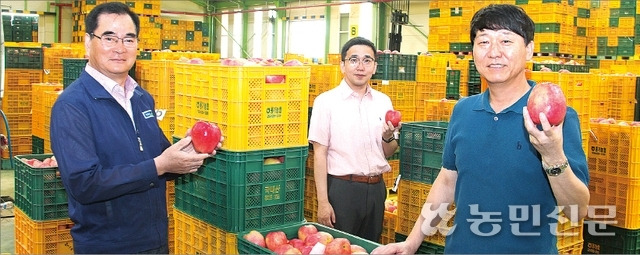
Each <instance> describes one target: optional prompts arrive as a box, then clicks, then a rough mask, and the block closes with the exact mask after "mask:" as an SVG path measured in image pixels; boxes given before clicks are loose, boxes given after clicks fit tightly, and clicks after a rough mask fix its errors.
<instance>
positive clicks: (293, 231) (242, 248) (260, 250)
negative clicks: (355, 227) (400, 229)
mask: <svg viewBox="0 0 640 255" xmlns="http://www.w3.org/2000/svg"><path fill="white" fill-rule="evenodd" d="M307 224H311V225H314V226H315V227H316V228H317V229H318V231H324V232H327V233H329V234H331V235H332V236H333V238H346V239H348V240H349V242H350V243H351V244H355V245H360V246H362V248H364V249H365V250H367V253H371V251H373V250H374V249H375V248H377V247H379V246H380V244H378V243H374V242H371V241H369V240H366V239H363V238H360V237H357V236H355V235H352V234H349V233H346V232H343V231H340V230H337V229H334V228H330V227H327V226H325V225H321V224H318V223H315V222H300V223H297V224H293V225H286V226H278V227H274V228H268V229H260V230H258V231H259V232H260V233H261V234H262V235H263V236H266V235H267V233H269V232H271V231H282V232H284V233H285V234H286V235H287V239H289V240H291V239H292V238H297V237H298V229H299V228H300V227H301V226H302V225H307ZM249 231H250V230H247V231H243V232H240V233H238V235H237V236H238V253H239V254H275V253H274V252H273V251H270V250H269V249H267V248H264V247H260V246H258V245H256V244H254V243H252V242H249V241H247V240H246V239H244V238H243V236H244V235H245V234H247V233H249Z"/></svg>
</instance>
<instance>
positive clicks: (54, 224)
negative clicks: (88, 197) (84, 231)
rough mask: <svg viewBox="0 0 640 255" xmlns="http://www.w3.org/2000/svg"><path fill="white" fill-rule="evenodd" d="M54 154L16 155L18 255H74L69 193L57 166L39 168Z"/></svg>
mask: <svg viewBox="0 0 640 255" xmlns="http://www.w3.org/2000/svg"><path fill="white" fill-rule="evenodd" d="M52 156H53V155H52V154H26V155H19V156H15V159H16V169H15V207H14V215H15V241H16V242H15V248H16V253H17V254H73V241H72V239H71V232H70V231H71V227H73V222H72V221H71V220H70V219H69V214H68V205H67V192H66V191H65V189H64V186H63V185H62V180H61V179H60V175H59V173H58V168H57V167H48V166H47V167H35V165H34V166H32V165H31V164H30V163H29V162H31V161H32V160H34V159H36V160H39V161H42V162H43V161H45V160H47V158H51V157H52Z"/></svg>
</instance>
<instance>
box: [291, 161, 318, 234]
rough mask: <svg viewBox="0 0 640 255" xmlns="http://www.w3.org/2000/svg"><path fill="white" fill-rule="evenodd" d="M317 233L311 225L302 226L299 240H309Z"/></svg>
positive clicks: (299, 230) (299, 231)
mask: <svg viewBox="0 0 640 255" xmlns="http://www.w3.org/2000/svg"><path fill="white" fill-rule="evenodd" d="M283 162H284V160H283ZM315 233H318V229H317V228H316V226H314V225H311V224H306V225H302V226H300V228H298V238H299V239H300V240H303V241H304V240H305V239H307V236H310V235H313V234H315Z"/></svg>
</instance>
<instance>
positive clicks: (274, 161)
mask: <svg viewBox="0 0 640 255" xmlns="http://www.w3.org/2000/svg"><path fill="white" fill-rule="evenodd" d="M280 163H282V162H280V160H278V158H266V159H264V164H265V165H273V164H280Z"/></svg>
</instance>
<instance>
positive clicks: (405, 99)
mask: <svg viewBox="0 0 640 255" xmlns="http://www.w3.org/2000/svg"><path fill="white" fill-rule="evenodd" d="M369 84H370V86H371V88H372V89H375V90H377V91H380V92H382V93H384V94H386V95H387V96H389V98H391V103H392V104H393V107H394V108H413V107H415V106H416V100H415V95H416V82H415V81H400V80H398V81H396V80H393V81H387V80H370V81H369Z"/></svg>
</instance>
